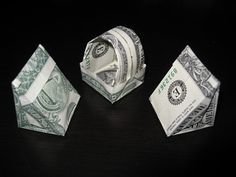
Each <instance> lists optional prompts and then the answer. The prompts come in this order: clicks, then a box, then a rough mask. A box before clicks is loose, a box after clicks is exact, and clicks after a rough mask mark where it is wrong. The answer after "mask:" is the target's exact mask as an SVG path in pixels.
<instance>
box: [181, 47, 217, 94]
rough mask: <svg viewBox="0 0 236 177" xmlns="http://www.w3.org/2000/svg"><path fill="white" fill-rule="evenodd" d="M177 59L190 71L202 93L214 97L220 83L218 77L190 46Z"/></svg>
mask: <svg viewBox="0 0 236 177" xmlns="http://www.w3.org/2000/svg"><path fill="white" fill-rule="evenodd" d="M177 60H178V61H179V62H180V63H181V65H182V66H183V67H184V68H185V70H186V71H187V72H188V73H189V75H190V76H191V78H192V79H193V80H194V81H195V83H196V84H197V85H198V87H199V88H200V89H201V91H202V93H203V94H204V95H205V96H206V97H209V98H212V97H213V96H214V94H215V92H216V90H217V88H218V87H219V85H220V82H219V81H218V79H216V78H215V76H213V75H212V73H211V72H210V71H209V70H208V69H207V68H206V67H205V65H204V64H203V63H202V62H201V61H200V60H199V58H198V57H197V56H196V55H195V54H194V52H193V51H192V50H191V48H190V47H189V46H186V47H185V49H184V50H183V51H182V53H181V54H180V55H179V57H178V58H177Z"/></svg>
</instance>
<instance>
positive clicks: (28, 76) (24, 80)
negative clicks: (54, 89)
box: [12, 45, 50, 95]
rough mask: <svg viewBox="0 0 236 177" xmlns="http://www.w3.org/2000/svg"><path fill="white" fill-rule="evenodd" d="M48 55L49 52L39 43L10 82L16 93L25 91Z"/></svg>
mask: <svg viewBox="0 0 236 177" xmlns="http://www.w3.org/2000/svg"><path fill="white" fill-rule="evenodd" d="M49 57H50V56H49V54H48V53H47V52H46V50H45V49H44V48H43V47H42V45H39V46H38V47H37V49H36V50H35V52H34V53H33V54H32V56H31V57H30V59H29V60H28V61H27V63H26V64H25V65H24V67H23V68H22V70H21V71H20V73H19V74H18V76H17V77H16V79H15V80H14V81H13V82H12V84H13V86H14V89H15V90H16V93H17V94H18V95H24V94H25V93H26V92H27V90H28V89H29V88H30V86H31V84H32V83H33V82H34V80H35V78H36V77H37V76H38V74H39V73H40V71H41V70H42V68H43V67H44V65H45V63H46V62H47V60H48V58H49Z"/></svg>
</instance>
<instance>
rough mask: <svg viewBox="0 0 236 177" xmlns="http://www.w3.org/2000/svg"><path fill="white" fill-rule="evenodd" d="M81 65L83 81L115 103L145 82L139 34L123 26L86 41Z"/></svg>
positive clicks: (144, 66)
mask: <svg viewBox="0 0 236 177" xmlns="http://www.w3.org/2000/svg"><path fill="white" fill-rule="evenodd" d="M80 68H81V73H82V80H83V81H85V82H86V83H87V84H88V85H90V86H91V87H93V88H94V89H95V90H97V91H98V92H99V93H100V94H102V95H103V96H104V97H105V98H107V99H108V100H109V101H110V102H111V103H114V102H115V101H117V100H119V99H120V98H122V97H123V96H125V95H126V94H127V93H129V92H130V91H132V90H133V89H135V88H136V87H138V86H139V85H141V84H142V83H143V81H144V74H145V69H146V65H145V63H144V52H143V47H142V44H141V42H140V39H139V37H138V36H137V35H136V33H135V32H134V31H133V30H131V29H129V28H126V27H124V26H117V27H115V28H113V29H111V30H109V31H107V32H105V33H103V34H102V35H100V36H98V37H96V38H95V39H93V40H91V41H89V42H88V44H87V46H86V49H85V52H84V57H83V61H82V62H81V63H80Z"/></svg>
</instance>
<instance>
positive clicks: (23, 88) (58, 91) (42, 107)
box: [12, 45, 80, 136]
mask: <svg viewBox="0 0 236 177" xmlns="http://www.w3.org/2000/svg"><path fill="white" fill-rule="evenodd" d="M12 90H13V95H14V101H15V108H16V115H17V123H18V127H20V128H25V129H30V130H35V131H39V132H44V133H50V134H55V135H62V136H64V135H65V132H66V130H67V128H68V125H69V123H70V120H71V117H72V114H73V112H74V110H75V108H76V106H77V103H78V101H79V99H80V95H79V94H78V93H77V91H76V90H75V89H74V88H73V86H72V85H71V84H70V82H69V81H68V80H67V79H66V77H65V76H64V75H63V73H62V72H61V71H60V69H59V68H58V66H57V65H56V63H55V62H54V60H53V59H52V58H51V56H50V55H49V54H48V53H47V51H46V50H45V49H44V48H43V46H42V45H39V46H38V48H37V49H36V50H35V52H34V53H33V55H32V56H31V57H30V59H29V60H28V62H27V63H26V65H25V66H24V67H23V69H22V70H21V71H20V73H19V74H18V76H17V77H16V78H15V79H14V80H13V81H12Z"/></svg>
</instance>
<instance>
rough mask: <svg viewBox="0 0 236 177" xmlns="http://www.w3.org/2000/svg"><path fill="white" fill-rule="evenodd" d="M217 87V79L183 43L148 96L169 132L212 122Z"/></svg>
mask: <svg viewBox="0 0 236 177" xmlns="http://www.w3.org/2000/svg"><path fill="white" fill-rule="evenodd" d="M173 71H176V72H173ZM167 78H168V79H167ZM219 91H220V81H219V80H218V79H217V78H216V77H215V76H214V75H213V74H212V73H211V72H210V71H209V70H208V69H207V68H206V66H205V65H204V64H203V63H202V62H201V61H200V59H199V58H198V57H197V56H196V55H195V53H194V52H193V51H192V49H191V48H190V47H189V46H186V47H185V49H184V50H183V51H182V52H181V53H180V55H179V56H178V57H177V59H176V60H175V61H174V62H173V64H172V67H171V68H170V70H169V71H168V72H167V74H166V75H165V76H164V78H163V79H162V81H161V82H160V84H159V85H158V86H157V87H156V89H155V90H154V92H153V93H152V95H151V96H150V98H149V100H150V102H151V104H152V106H153V108H154V110H155V112H156V114H157V116H158V118H159V120H160V123H161V124H162V127H163V129H164V131H165V133H166V135H167V136H172V135H177V134H181V133H187V132H191V131H194V130H199V129H203V128H206V127H211V126H213V125H214V121H215V115H216V109H217V102H218V97H219Z"/></svg>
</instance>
